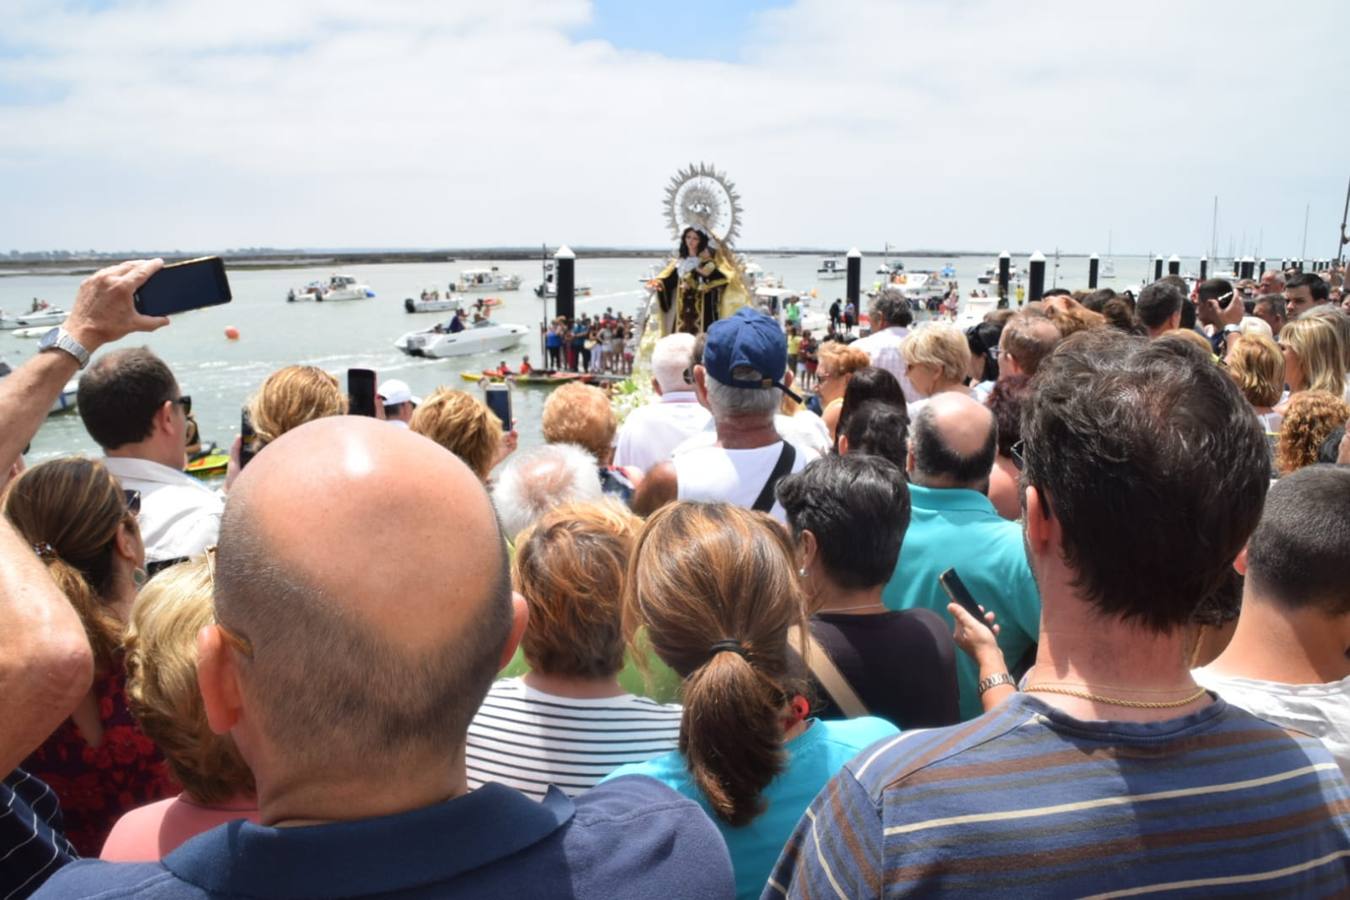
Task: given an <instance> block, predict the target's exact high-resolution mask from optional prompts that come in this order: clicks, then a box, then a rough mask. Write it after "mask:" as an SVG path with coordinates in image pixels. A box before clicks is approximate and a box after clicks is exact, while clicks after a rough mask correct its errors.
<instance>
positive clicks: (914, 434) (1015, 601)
mask: <svg viewBox="0 0 1350 900" xmlns="http://www.w3.org/2000/svg"><path fill="white" fill-rule="evenodd" d="M997 445H998V433H997V427H996V425H995V422H994V416H993V413H991V412H990V411H989V410H988V409H987V408H986V407H984V406H982V405H981V404H980V403H979V402H978V401H976V400H972V399H971V398H970V397H967V396H965V395H964V394H958V393H955V392H947V393H942V394H937V395H935V396H934V397H933V398H932V399H931V400H929V401H928V403H927V404H925V406H924V408H923V409H922V410H921V411H920V412H919V414H918V416H917V417H916V418H915V420H914V423H913V426H912V429H911V433H910V440H909V457H908V459H907V461H906V470H907V471H908V472H909V480H910V488H909V493H910V502H911V505H912V510H913V511H912V514H911V519H910V526H909V531H908V532H906V534H905V542H904V544H903V545H902V546H901V548H900V560H899V562H898V563H896V566H895V573H894V574H893V575H892V576H891V580H890V582H889V583H888V584H887V585H886V589H885V590H884V591H883V592H882V596H881V599H882V602H883V603H884V604H885V605H886V607H887V608H888V609H916V608H922V609H930V610H932V611H933V612H935V613H937V614H938V615H940V616H943V617H944V618H946V619H947V621H948V622H949V623H950V622H951V615H950V614H949V613H948V612H947V603H948V602H949V600H948V598H947V595H946V593H944V592H943V589H942V586H941V584H939V583H938V576H939V575H941V574H942V573H943V572H945V571H946V570H948V569H952V568H954V569H956V572H957V574H958V575H959V576H960V577H961V580H962V581H963V582H964V583H965V585H966V587H967V588H969V589H970V592H971V593H972V594H974V596H975V597H976V599H977V600H979V602H980V603H982V604H984V606H985V608H987V609H989V610H991V611H992V612H994V613H995V614H996V615H997V616H998V623H999V636H998V641H999V646H1000V647H1001V648H1002V649H1003V655H1004V658H1005V659H1007V660H1008V661H1009V662H1011V663H1017V662H1018V661H1019V660H1022V659H1023V658H1024V657H1026V656H1027V654H1028V652H1029V651H1030V650H1031V649H1032V648H1033V647H1034V646H1035V644H1036V633H1037V627H1038V623H1039V619H1040V615H1041V601H1040V593H1039V592H1038V591H1037V589H1036V581H1035V579H1034V578H1033V577H1032V574H1031V568H1030V566H1029V565H1028V564H1027V554H1026V548H1025V547H1024V546H1023V544H1022V531H1021V529H1020V528H1019V527H1018V526H1017V523H1016V522H1009V521H1008V520H1007V519H1004V518H1002V517H1000V516H999V514H998V511H997V510H996V509H995V508H994V504H992V503H991V502H989V496H988V494H989V478H990V473H991V472H992V470H993V468H994V454H995V452H996V449H997ZM956 675H957V687H958V688H959V689H960V694H961V697H960V699H961V717H962V718H963V719H970V718H973V717H975V716H978V715H979V714H980V712H981V710H982V707H981V705H980V689H979V681H980V679H979V670H978V668H977V667H976V665H975V663H974V662H973V661H972V660H971V659H970V658H969V657H968V656H966V655H964V654H962V655H961V656H960V657H959V658H958V659H957V672H956Z"/></svg>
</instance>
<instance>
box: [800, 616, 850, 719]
mask: <svg viewBox="0 0 1350 900" xmlns="http://www.w3.org/2000/svg"><path fill="white" fill-rule="evenodd" d="M788 644H789V645H790V646H791V647H792V649H793V650H796V651H797V655H798V656H801V657H803V658H805V659H806V660H807V668H809V669H810V670H811V674H812V675H813V676H814V677H815V679H816V681H818V682H820V686H821V687H823V688H824V689H825V693H827V694H829V695H830V699H831V700H833V701H834V705H835V706H837V707H839V710H840V712H842V713H843V714H844V715H845V716H847V717H848V718H850V719H856V718H858V717H859V716H865V715H867V707H866V705H864V704H863V702H862V700H861V698H859V697H858V695H857V693H856V692H855V691H854V690H853V687H852V686H851V685H850V684H849V683H848V681H847V680H846V679H845V678H844V673H843V672H840V671H839V667H838V666H836V665H835V664H834V660H832V659H830V655H829V654H828V653H826V652H825V648H824V647H822V646H820V642H819V641H817V640H816V637H815V635H813V634H812V633H811V631H810V629H807V631H806V641H805V645H806V646H805V648H803V646H802V645H803V641H802V632H801V631H800V630H799V629H797V628H790V629H788ZM803 649H805V651H806V652H803Z"/></svg>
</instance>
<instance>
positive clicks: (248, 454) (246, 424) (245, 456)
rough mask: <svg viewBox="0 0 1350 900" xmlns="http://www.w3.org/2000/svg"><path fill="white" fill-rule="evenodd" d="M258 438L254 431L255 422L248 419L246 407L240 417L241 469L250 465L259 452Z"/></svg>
mask: <svg viewBox="0 0 1350 900" xmlns="http://www.w3.org/2000/svg"><path fill="white" fill-rule="evenodd" d="M257 438H258V435H257V432H255V431H254V430H253V420H252V419H250V418H249V417H248V407H247V406H246V407H244V411H243V413H241V414H240V416H239V468H241V469H242V468H243V467H244V466H246V465H248V462H249V460H251V459H252V458H253V456H254V454H256V453H257V452H258V448H257V446H256V441H257Z"/></svg>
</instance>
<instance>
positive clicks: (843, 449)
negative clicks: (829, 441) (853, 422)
mask: <svg viewBox="0 0 1350 900" xmlns="http://www.w3.org/2000/svg"><path fill="white" fill-rule="evenodd" d="M839 455H840V456H848V435H846V434H841V435H839Z"/></svg>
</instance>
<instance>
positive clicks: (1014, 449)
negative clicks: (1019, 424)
mask: <svg viewBox="0 0 1350 900" xmlns="http://www.w3.org/2000/svg"><path fill="white" fill-rule="evenodd" d="M1025 449H1026V442H1025V441H1018V442H1017V443H1015V444H1013V445H1012V446H1011V447H1009V448H1008V453H1010V454H1011V455H1012V461H1013V465H1014V466H1016V467H1017V471H1019V472H1020V471H1022V470H1023V469H1024V468H1026V465H1027V461H1026V459H1024V458H1023V457H1022V451H1023V450H1025Z"/></svg>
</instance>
